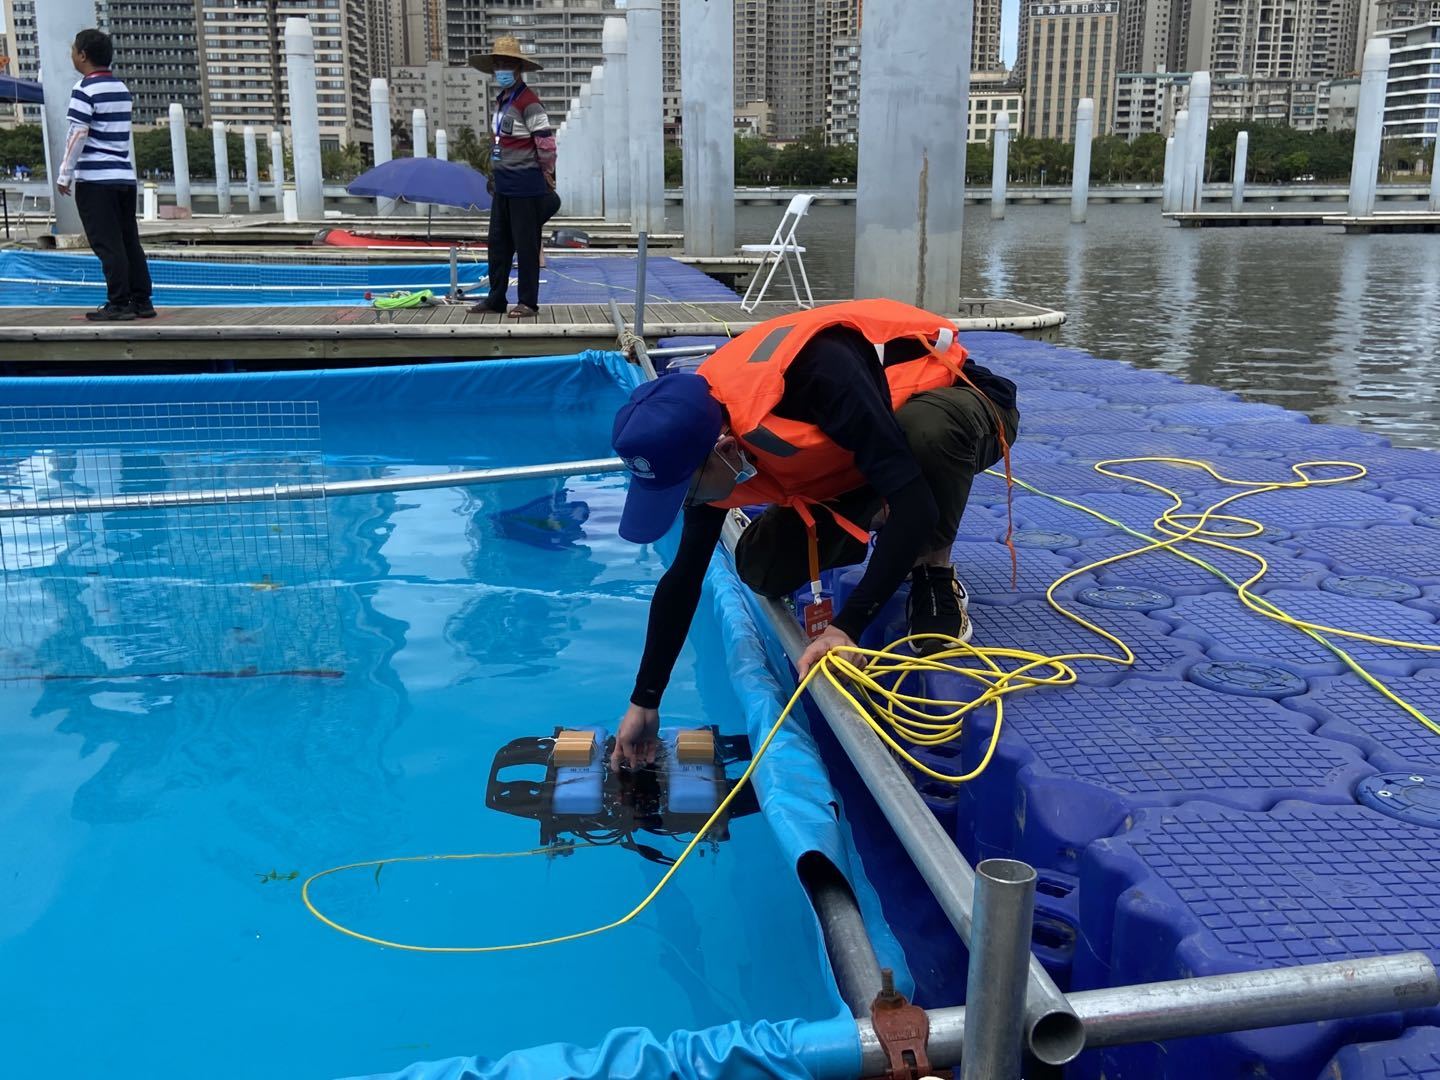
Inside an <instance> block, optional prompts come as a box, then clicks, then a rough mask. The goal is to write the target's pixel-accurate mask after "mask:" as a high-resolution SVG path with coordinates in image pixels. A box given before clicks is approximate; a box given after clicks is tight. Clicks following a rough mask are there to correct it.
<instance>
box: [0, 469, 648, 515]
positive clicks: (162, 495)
mask: <svg viewBox="0 0 1440 1080" xmlns="http://www.w3.org/2000/svg"><path fill="white" fill-rule="evenodd" d="M624 469H625V463H624V462H623V461H621V460H620V459H619V458H590V459H586V460H583V461H556V462H552V463H551V464H549V465H518V466H514V467H510V468H503V469H462V470H460V471H459V472H447V473H426V474H424V475H422V476H386V477H380V478H377V479H373V480H337V481H334V482H330V483H318V484H271V485H268V486H263V487H243V488H203V489H201V490H198V491H152V492H143V493H138V494H133V495H98V496H93V497H88V498H74V499H45V500H43V501H41V502H32V503H8V504H4V505H0V518H15V517H53V516H55V515H57V514H95V513H105V512H108V511H112V510H154V509H165V508H169V507H175V506H215V505H219V504H222V503H249V502H278V501H280V500H282V499H333V498H337V497H339V496H342V495H379V494H385V493H387V492H393V491H421V490H424V489H426V488H444V487H473V486H475V485H479V484H498V483H502V482H506V481H510V480H548V479H551V478H553V477H557V476H582V475H593V474H596V473H612V472H623V471H624Z"/></svg>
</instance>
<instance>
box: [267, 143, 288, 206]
mask: <svg viewBox="0 0 1440 1080" xmlns="http://www.w3.org/2000/svg"><path fill="white" fill-rule="evenodd" d="M270 187H271V189H272V190H273V193H274V195H275V212H276V213H277V214H278V213H280V211H281V210H283V209H284V207H285V138H284V136H283V135H281V134H280V132H279V130H278V129H276V130H274V131H272V132H270Z"/></svg>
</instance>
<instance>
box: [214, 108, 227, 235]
mask: <svg viewBox="0 0 1440 1080" xmlns="http://www.w3.org/2000/svg"><path fill="white" fill-rule="evenodd" d="M210 139H211V142H212V143H213V145H214V147H215V201H216V202H217V203H219V204H220V213H221V214H222V215H224V214H229V213H230V144H229V142H228V141H227V140H226V138H225V125H224V124H223V123H222V122H221V121H219V120H216V121H215V122H214V123H213V124H211V125H210Z"/></svg>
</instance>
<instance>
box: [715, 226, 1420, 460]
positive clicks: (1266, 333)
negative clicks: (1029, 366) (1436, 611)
mask: <svg viewBox="0 0 1440 1080" xmlns="http://www.w3.org/2000/svg"><path fill="white" fill-rule="evenodd" d="M1259 204H1260V200H1257V205H1259ZM1287 208H1288V207H1287ZM1330 209H1333V207H1330ZM779 213H780V208H779V207H774V206H743V205H742V206H738V207H736V222H737V229H738V233H739V235H738V240H739V242H740V243H758V242H763V241H765V240H768V239H769V238H770V234H771V233H772V232H773V230H774V228H775V222H776V221H777V220H778V219H779ZM799 236H800V240H801V243H803V244H804V245H805V248H806V256H805V258H806V267H807V269H808V270H809V272H810V279H811V284H812V285H813V286H814V289H815V295H816V297H817V299H818V298H827V299H833V298H839V297H843V296H849V295H850V293H851V291H852V268H853V266H854V258H855V210H854V207H853V206H815V207H812V208H811V210H810V214H809V216H808V217H807V218H806V220H805V221H804V222H803V223H802V224H801V226H800V231H799ZM965 256H966V259H965V262H966V275H965V280H964V283H963V291H964V295H966V296H995V297H1005V298H1009V299H1015V300H1023V301H1027V302H1030V303H1036V304H1044V305H1046V306H1047V307H1054V308H1060V309H1061V310H1063V311H1065V312H1067V313H1068V315H1069V321H1068V323H1067V324H1066V326H1065V327H1064V328H1063V330H1062V331H1061V341H1062V342H1063V343H1065V344H1067V345H1072V346H1075V347H1076V348H1080V349H1084V350H1086V351H1087V352H1090V353H1093V354H1095V355H1097V356H1104V357H1110V358H1113V359H1117V360H1125V361H1127V362H1129V363H1132V364H1135V365H1137V366H1139V367H1147V368H1160V369H1162V370H1164V371H1167V372H1171V373H1173V374H1175V375H1179V376H1181V377H1182V378H1184V379H1187V380H1189V381H1190V382H1196V383H1205V384H1208V385H1211V386H1220V387H1224V388H1225V389H1227V390H1233V391H1235V392H1237V393H1239V394H1241V395H1243V396H1244V397H1246V398H1247V399H1249V400H1255V401H1265V402H1271V403H1274V404H1277V405H1282V406H1284V407H1286V408H1290V409H1297V410H1300V411H1302V412H1305V413H1308V414H1309V415H1310V417H1311V418H1312V419H1314V420H1318V421H1324V422H1326V423H1334V424H1345V425H1349V426H1353V427H1362V428H1367V429H1369V430H1372V431H1374V432H1375V433H1376V434H1379V435H1383V436H1385V437H1386V438H1389V439H1390V440H1391V441H1393V442H1394V443H1396V444H1397V445H1409V446H1429V447H1434V446H1437V445H1440V390H1437V381H1440V237H1436V236H1432V235H1426V234H1420V235H1392V236H1348V235H1345V234H1343V233H1341V232H1338V231H1335V230H1332V229H1319V228H1287V229H1269V228H1266V229H1182V228H1179V227H1178V226H1174V225H1170V224H1168V223H1166V222H1164V221H1163V220H1162V219H1161V217H1160V213H1159V211H1158V209H1157V208H1156V207H1154V206H1133V205H1096V206H1092V207H1091V208H1090V220H1089V223H1088V224H1086V225H1083V226H1072V225H1071V224H1070V221H1069V210H1068V208H1067V207H1065V206H1024V207H1012V208H1011V210H1010V213H1009V216H1008V218H1007V219H1006V220H1005V221H1000V222H992V221H991V220H990V218H989V214H988V211H984V212H978V213H976V212H972V213H970V214H968V215H967V216H966V220H965ZM787 287H788V286H787V285H786V284H785V282H784V275H783V274H781V275H779V276H778V277H777V283H776V285H772V286H771V288H772V290H777V291H774V292H772V294H771V295H772V296H773V297H774V298H776V299H780V298H784V297H785V295H786V293H785V289H786V288H787Z"/></svg>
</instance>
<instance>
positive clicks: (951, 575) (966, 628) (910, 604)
mask: <svg viewBox="0 0 1440 1080" xmlns="http://www.w3.org/2000/svg"><path fill="white" fill-rule="evenodd" d="M969 606H970V596H969V594H968V593H966V591H965V586H964V585H962V584H961V583H960V580H959V578H957V577H956V576H955V568H954V567H953V566H917V567H915V569H914V570H911V571H910V599H909V600H908V601H906V604H905V617H906V619H907V620H908V621H909V623H910V633H911V634H939V635H941V636H942V637H946V638H951V639H953V640H954V641H957V642H963V641H969V640H970V636H971V634H973V633H974V627H973V626H971V625H970V613H969V610H968V609H969ZM946 647H947V646H946V643H945V642H944V641H937V640H929V641H917V642H915V645H914V648H915V651H916V652H917V653H919V654H920V655H921V656H925V655H927V654H929V653H933V652H939V651H940V650H942V649H944V648H946Z"/></svg>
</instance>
